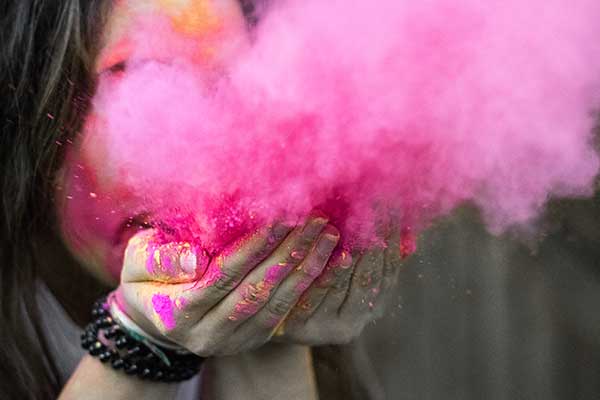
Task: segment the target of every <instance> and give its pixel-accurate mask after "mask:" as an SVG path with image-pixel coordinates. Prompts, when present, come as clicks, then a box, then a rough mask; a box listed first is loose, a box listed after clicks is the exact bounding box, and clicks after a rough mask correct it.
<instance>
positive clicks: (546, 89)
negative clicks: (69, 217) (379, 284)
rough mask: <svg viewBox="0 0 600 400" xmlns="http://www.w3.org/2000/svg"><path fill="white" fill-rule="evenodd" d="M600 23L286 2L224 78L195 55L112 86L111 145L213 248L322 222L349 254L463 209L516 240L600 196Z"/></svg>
mask: <svg viewBox="0 0 600 400" xmlns="http://www.w3.org/2000/svg"><path fill="white" fill-rule="evenodd" d="M598 20H600V2H598V1H596V0H575V1H574V2H569V3H567V2H565V1H562V0H545V1H541V0H533V1H527V2H524V1H520V0H502V1H500V0H491V1H486V2H481V1H475V0H464V1H460V2H456V1H450V0H428V1H423V2H408V1H398V0H382V1H380V2H377V5H373V2H371V1H367V0H357V1H353V2H346V1H341V0H331V1H327V2H323V1H316V0H306V1H301V2H298V1H288V2H283V3H282V4H280V5H278V6H275V7H274V8H273V9H272V10H270V11H269V12H267V14H266V15H265V17H264V21H263V22H262V24H261V25H260V26H259V27H258V30H257V32H256V35H255V40H254V42H253V43H252V45H250V46H249V47H248V48H247V49H244V50H242V51H240V53H239V56H238V57H237V59H235V60H233V61H231V62H230V64H228V65H226V66H224V70H223V73H222V75H221V76H220V77H219V78H218V79H215V80H212V81H210V82H207V80H206V79H205V78H206V71H204V70H203V69H202V67H199V66H197V65H195V64H194V63H193V62H192V61H191V60H188V59H186V58H185V56H178V57H176V58H174V59H173V60H171V61H170V62H155V61H151V60H145V61H144V60H138V61H135V62H132V63H130V66H129V69H128V71H126V72H125V73H124V74H123V75H122V76H120V77H109V76H107V77H105V78H103V79H101V82H100V87H99V91H98V93H97V95H96V98H95V102H94V106H95V111H96V113H97V115H99V117H100V118H101V119H103V121H104V130H103V131H102V132H98V133H97V134H98V135H103V136H102V140H103V141H104V143H105V149H106V162H107V163H108V164H111V165H113V166H114V168H115V170H116V171H118V174H117V178H118V182H119V184H120V185H122V186H124V187H126V188H127V189H128V191H129V192H133V193H136V194H137V196H138V198H139V201H140V203H142V204H144V206H145V208H146V209H148V210H151V212H152V213H153V215H154V217H155V218H156V220H158V221H162V223H164V226H165V227H166V228H167V231H170V232H172V233H173V234H174V235H175V236H177V235H179V236H184V237H186V238H187V239H189V237H190V236H191V237H193V238H194V239H195V240H197V241H199V242H201V243H202V244H203V245H204V246H205V247H206V248H207V249H209V250H210V251H218V250H219V249H221V248H223V246H224V245H225V244H226V243H229V242H230V241H231V240H233V239H235V238H236V237H239V236H240V235H243V234H244V233H246V232H249V231H252V230H253V229H255V228H256V227H257V226H259V225H261V224H265V223H270V222H272V221H274V220H284V221H296V220H297V219H299V218H302V217H303V216H305V215H307V214H308V213H309V212H310V210H312V209H315V208H318V209H321V210H323V211H324V212H326V213H327V214H328V215H329V216H330V217H331V218H332V222H333V223H334V224H335V225H336V226H337V227H338V228H339V229H340V232H341V237H342V239H343V240H344V241H345V245H347V246H350V247H363V248H364V247H368V246H372V245H374V244H377V243H380V242H381V240H382V236H383V235H384V234H385V232H384V233H383V234H382V233H381V231H380V230H378V229H377V228H378V227H380V226H383V227H402V228H403V229H404V230H405V232H407V231H409V232H412V233H413V234H416V233H418V231H419V230H420V229H422V228H423V227H425V226H427V224H428V223H430V221H431V220H432V219H433V218H435V217H438V216H442V215H445V214H447V213H448V212H450V211H451V210H452V209H453V208H455V207H456V206H458V205H460V204H461V203H463V202H465V201H470V202H473V203H475V204H477V205H478V206H479V207H480V208H481V209H482V212H483V215H484V218H485V220H486V221H487V223H488V225H489V227H490V229H491V230H492V231H494V232H502V231H503V230H505V229H506V228H509V227H511V226H513V225H515V224H524V223H528V222H531V221H533V220H534V219H535V217H536V215H537V214H538V213H539V211H540V210H541V209H542V207H543V206H544V204H545V203H546V201H547V199H548V198H549V197H550V196H582V195H590V194H591V193H592V192H593V181H594V177H595V176H596V174H597V172H598V167H599V161H598V156H597V154H596V153H595V152H594V150H593V148H592V146H591V145H590V143H591V141H592V130H593V127H594V122H595V121H594V114H593V112H594V111H595V110H596V109H597V107H598V105H599V103H600V102H599V100H600V90H599V88H600V40H598V37H600V25H599V24H598V23H597V21H598ZM141 34H143V35H141V36H144V35H145V37H148V36H152V37H154V39H155V40H160V35H161V32H160V30H158V32H157V30H156V29H155V30H153V26H152V24H151V23H149V25H148V26H147V27H146V28H145V30H144V29H142V32H141ZM164 37H165V38H172V37H173V35H171V34H169V35H164ZM169 40H172V39H169ZM88 134H94V133H93V132H88ZM407 228H410V229H408V230H407ZM404 247H405V251H406V252H407V253H409V252H410V251H412V250H413V249H412V248H411V245H410V243H404Z"/></svg>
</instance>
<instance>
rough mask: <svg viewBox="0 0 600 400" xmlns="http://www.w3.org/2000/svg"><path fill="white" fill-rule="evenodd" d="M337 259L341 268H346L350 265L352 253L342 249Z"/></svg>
mask: <svg viewBox="0 0 600 400" xmlns="http://www.w3.org/2000/svg"><path fill="white" fill-rule="evenodd" d="M337 261H338V263H339V267H340V268H341V269H348V268H350V267H351V266H352V254H350V252H348V251H346V250H342V252H341V253H340V255H339V256H338V259H337Z"/></svg>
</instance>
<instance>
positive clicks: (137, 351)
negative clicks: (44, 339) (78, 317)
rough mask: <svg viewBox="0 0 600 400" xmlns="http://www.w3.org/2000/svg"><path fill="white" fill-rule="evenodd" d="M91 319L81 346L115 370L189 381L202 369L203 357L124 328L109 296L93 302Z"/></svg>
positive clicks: (145, 376) (175, 380)
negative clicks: (109, 304) (154, 341)
mask: <svg viewBox="0 0 600 400" xmlns="http://www.w3.org/2000/svg"><path fill="white" fill-rule="evenodd" d="M92 318H93V321H92V322H91V323H90V324H89V325H88V326H87V327H86V328H85V330H84V332H83V333H82V335H81V346H82V347H83V348H84V349H85V350H87V351H88V352H89V353H90V355H92V356H94V357H97V358H98V359H99V360H100V361H101V362H103V363H109V364H110V365H111V366H112V368H114V369H116V370H123V371H124V372H125V373H126V374H128V375H137V376H138V377H140V378H142V379H147V380H151V381H156V382H180V381H184V380H188V379H190V378H192V377H193V376H195V375H196V374H197V373H198V371H199V370H200V367H201V365H202V361H203V358H202V357H199V356H197V355H195V354H193V353H189V352H183V351H178V350H173V349H167V348H164V347H161V346H159V345H156V344H154V343H152V342H150V341H148V340H147V339H146V338H143V337H141V336H139V335H137V334H135V333H134V332H130V331H125V330H124V328H122V327H121V326H120V325H119V324H117V323H116V322H115V320H114V319H113V317H112V316H111V314H110V311H109V308H108V306H107V305H106V298H102V299H100V300H98V301H97V302H96V303H95V304H94V308H93V309H92Z"/></svg>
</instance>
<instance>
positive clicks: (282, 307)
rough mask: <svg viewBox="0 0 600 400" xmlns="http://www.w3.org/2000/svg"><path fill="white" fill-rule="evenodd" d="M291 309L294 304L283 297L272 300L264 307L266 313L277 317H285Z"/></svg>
mask: <svg viewBox="0 0 600 400" xmlns="http://www.w3.org/2000/svg"><path fill="white" fill-rule="evenodd" d="M293 307H294V302H293V301H292V300H290V299H287V298H283V297H281V298H273V299H271V301H269V302H268V303H267V304H266V305H265V308H266V309H267V312H268V313H270V314H271V315H275V316H277V317H283V316H285V315H286V314H287V313H288V312H289V311H290V310H291V309H292V308H293Z"/></svg>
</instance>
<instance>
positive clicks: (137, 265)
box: [121, 229, 208, 284]
mask: <svg viewBox="0 0 600 400" xmlns="http://www.w3.org/2000/svg"><path fill="white" fill-rule="evenodd" d="M207 263H208V256H207V255H206V253H205V252H203V251H202V249H199V248H197V247H196V246H194V245H192V244H191V243H188V242H169V243H160V242H158V240H157V231H156V230H155V229H147V230H144V231H141V232H139V233H137V234H136V235H134V236H133V237H132V238H131V239H130V240H129V243H128V244H127V248H126V249H125V256H124V261H123V270H122V271H121V282H123V283H134V282H147V281H154V282H161V283H172V284H176V283H182V282H191V281H193V280H194V279H196V277H197V274H198V272H199V271H200V270H201V269H202V266H203V265H204V266H206V265H207Z"/></svg>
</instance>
